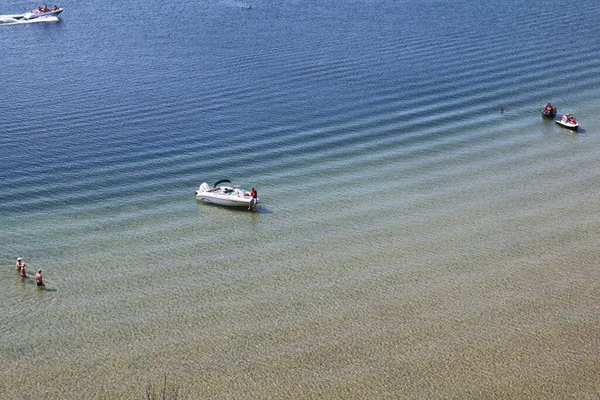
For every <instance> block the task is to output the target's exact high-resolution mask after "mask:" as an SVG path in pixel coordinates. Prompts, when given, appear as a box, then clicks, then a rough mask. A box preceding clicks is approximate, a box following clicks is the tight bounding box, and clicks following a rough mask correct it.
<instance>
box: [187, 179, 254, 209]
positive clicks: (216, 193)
mask: <svg viewBox="0 0 600 400" xmlns="http://www.w3.org/2000/svg"><path fill="white" fill-rule="evenodd" d="M196 199H197V200H200V201H204V202H206V203H213V204H220V205H222V206H229V207H246V208H249V207H250V201H251V200H252V196H251V195H250V191H248V190H244V189H241V188H240V187H239V186H237V185H232V184H231V181H230V180H229V179H222V180H220V181H217V182H216V183H215V184H214V185H213V186H212V187H211V186H210V185H209V184H208V183H206V182H203V183H202V185H200V187H199V188H198V190H196ZM256 203H260V200H259V199H256Z"/></svg>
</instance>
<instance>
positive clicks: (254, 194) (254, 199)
mask: <svg viewBox="0 0 600 400" xmlns="http://www.w3.org/2000/svg"><path fill="white" fill-rule="evenodd" d="M250 197H251V198H250V204H248V210H251V209H252V206H253V205H254V211H256V202H257V201H258V192H257V191H256V189H254V188H252V190H251V191H250Z"/></svg>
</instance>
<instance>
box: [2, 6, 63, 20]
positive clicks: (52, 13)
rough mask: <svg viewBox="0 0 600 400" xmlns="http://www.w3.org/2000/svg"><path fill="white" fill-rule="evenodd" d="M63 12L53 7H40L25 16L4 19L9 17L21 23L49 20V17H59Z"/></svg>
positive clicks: (19, 15)
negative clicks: (23, 21) (33, 20)
mask: <svg viewBox="0 0 600 400" xmlns="http://www.w3.org/2000/svg"><path fill="white" fill-rule="evenodd" d="M61 12H63V9H62V8H59V7H56V6H54V7H52V8H48V7H46V6H43V7H38V8H37V9H35V10H31V11H29V12H26V13H25V14H15V15H4V17H9V18H11V19H14V20H17V21H20V20H32V19H36V18H47V17H58V14H60V13H61Z"/></svg>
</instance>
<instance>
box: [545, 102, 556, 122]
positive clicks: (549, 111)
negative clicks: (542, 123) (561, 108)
mask: <svg viewBox="0 0 600 400" xmlns="http://www.w3.org/2000/svg"><path fill="white" fill-rule="evenodd" d="M542 115H543V116H544V117H549V118H554V117H556V107H554V106H553V105H552V104H550V103H548V104H546V107H544V108H543V109H542Z"/></svg>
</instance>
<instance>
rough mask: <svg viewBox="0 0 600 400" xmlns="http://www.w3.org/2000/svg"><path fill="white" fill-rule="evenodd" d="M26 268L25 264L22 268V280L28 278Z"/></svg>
mask: <svg viewBox="0 0 600 400" xmlns="http://www.w3.org/2000/svg"><path fill="white" fill-rule="evenodd" d="M25 267H26V265H25V264H23V266H22V267H21V278H23V279H25V278H27V272H26V271H25Z"/></svg>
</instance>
